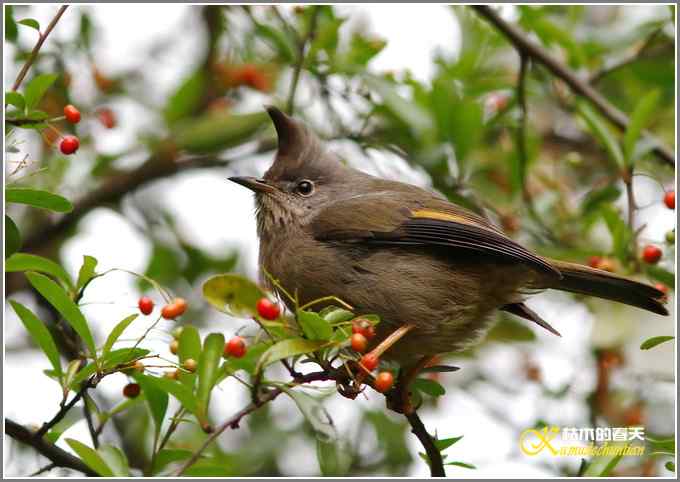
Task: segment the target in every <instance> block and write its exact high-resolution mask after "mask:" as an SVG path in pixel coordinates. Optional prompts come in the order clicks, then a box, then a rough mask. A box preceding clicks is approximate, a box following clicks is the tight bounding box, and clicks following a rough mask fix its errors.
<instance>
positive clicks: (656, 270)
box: [645, 265, 675, 287]
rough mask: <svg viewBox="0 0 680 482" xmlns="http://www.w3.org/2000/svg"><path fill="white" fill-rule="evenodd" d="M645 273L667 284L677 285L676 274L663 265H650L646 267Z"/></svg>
mask: <svg viewBox="0 0 680 482" xmlns="http://www.w3.org/2000/svg"><path fill="white" fill-rule="evenodd" d="M645 273H646V274H647V276H649V277H650V278H653V279H655V280H656V281H661V282H662V283H663V284H665V285H666V286H670V287H673V286H675V274H674V273H672V272H670V271H668V270H667V269H664V268H662V267H661V266H654V265H648V266H646V267H645Z"/></svg>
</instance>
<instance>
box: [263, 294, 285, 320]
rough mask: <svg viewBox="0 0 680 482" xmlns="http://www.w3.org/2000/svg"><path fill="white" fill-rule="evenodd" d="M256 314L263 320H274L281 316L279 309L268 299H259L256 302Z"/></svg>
mask: <svg viewBox="0 0 680 482" xmlns="http://www.w3.org/2000/svg"><path fill="white" fill-rule="evenodd" d="M257 313H258V314H259V315H260V316H261V317H262V318H264V319H265V320H275V319H277V318H278V317H279V315H280V314H281V309H280V308H279V305H277V304H276V303H272V302H271V301H269V299H268V298H260V299H259V300H257Z"/></svg>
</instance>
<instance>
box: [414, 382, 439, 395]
mask: <svg viewBox="0 0 680 482" xmlns="http://www.w3.org/2000/svg"><path fill="white" fill-rule="evenodd" d="M412 387H413V388H414V389H415V390H418V391H420V392H423V393H424V394H426V395H429V396H431V397H441V396H442V395H444V394H446V389H444V387H443V386H442V385H441V384H440V383H438V382H436V381H434V380H430V379H429V378H416V379H415V380H414V381H413V384H412Z"/></svg>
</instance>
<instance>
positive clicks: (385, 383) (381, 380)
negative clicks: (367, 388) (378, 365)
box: [373, 372, 394, 393]
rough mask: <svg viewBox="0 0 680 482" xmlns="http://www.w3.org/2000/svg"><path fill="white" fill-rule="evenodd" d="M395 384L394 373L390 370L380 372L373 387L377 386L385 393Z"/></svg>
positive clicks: (377, 388)
mask: <svg viewBox="0 0 680 482" xmlns="http://www.w3.org/2000/svg"><path fill="white" fill-rule="evenodd" d="M392 385H394V375H392V373H390V372H380V373H378V376H377V377H375V382H373V388H375V389H376V390H377V391H379V392H380V393H385V392H386V391H388V390H389V389H390V388H392Z"/></svg>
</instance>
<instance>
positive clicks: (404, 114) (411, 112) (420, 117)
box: [365, 75, 434, 134]
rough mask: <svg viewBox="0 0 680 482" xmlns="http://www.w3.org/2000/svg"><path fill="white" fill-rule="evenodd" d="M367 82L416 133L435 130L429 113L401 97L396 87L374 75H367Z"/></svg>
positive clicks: (388, 106)
mask: <svg viewBox="0 0 680 482" xmlns="http://www.w3.org/2000/svg"><path fill="white" fill-rule="evenodd" d="M365 81H366V84H367V85H368V87H369V88H370V89H371V90H374V91H376V92H377V93H378V95H380V97H381V98H382V100H383V102H384V103H385V105H386V106H387V108H388V109H389V110H390V111H391V112H392V113H393V114H394V115H395V116H396V117H397V118H399V119H400V120H401V121H402V122H403V123H404V124H406V125H408V126H410V127H411V128H412V129H413V130H414V131H416V132H417V133H421V134H422V133H423V132H427V131H431V130H432V129H433V128H434V123H433V122H432V118H431V117H430V115H429V114H428V112H427V111H426V110H424V109H423V108H422V107H420V106H419V105H418V104H416V103H415V102H412V101H409V100H406V99H404V98H403V97H402V96H401V95H399V94H398V93H397V91H396V86H395V85H393V84H391V83H389V82H388V81H386V80H384V79H381V78H380V77H376V76H374V75H366V76H365Z"/></svg>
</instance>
